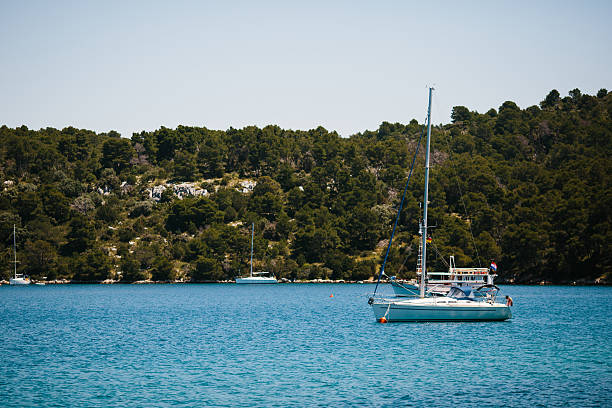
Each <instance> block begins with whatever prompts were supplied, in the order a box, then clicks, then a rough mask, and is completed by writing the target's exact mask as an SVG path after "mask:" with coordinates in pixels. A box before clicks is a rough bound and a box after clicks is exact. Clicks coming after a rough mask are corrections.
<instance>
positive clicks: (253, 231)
mask: <svg viewBox="0 0 612 408" xmlns="http://www.w3.org/2000/svg"><path fill="white" fill-rule="evenodd" d="M254 235H255V223H252V224H251V278H252V277H253V236H254Z"/></svg>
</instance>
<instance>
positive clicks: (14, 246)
mask: <svg viewBox="0 0 612 408" xmlns="http://www.w3.org/2000/svg"><path fill="white" fill-rule="evenodd" d="M13 255H14V256H15V279H17V239H16V238H15V224H13Z"/></svg>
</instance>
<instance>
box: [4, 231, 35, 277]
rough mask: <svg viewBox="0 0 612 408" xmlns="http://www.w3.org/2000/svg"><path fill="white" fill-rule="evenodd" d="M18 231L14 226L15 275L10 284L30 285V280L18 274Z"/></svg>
mask: <svg viewBox="0 0 612 408" xmlns="http://www.w3.org/2000/svg"><path fill="white" fill-rule="evenodd" d="M15 235H16V230H15V224H13V255H14V257H15V260H14V261H13V263H14V264H15V273H14V276H13V277H12V278H10V279H9V284H11V285H29V284H30V283H31V281H30V278H28V277H27V276H24V275H23V274H22V273H17V240H16V238H15Z"/></svg>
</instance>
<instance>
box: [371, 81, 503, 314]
mask: <svg viewBox="0 0 612 408" xmlns="http://www.w3.org/2000/svg"><path fill="white" fill-rule="evenodd" d="M432 91H433V88H429V105H428V108H427V142H426V150H425V193H424V197H423V221H422V225H421V231H422V234H421V241H422V242H421V246H422V254H421V268H420V269H421V271H420V272H421V273H420V274H419V276H418V277H419V287H418V289H419V293H418V297H412V298H408V297H394V298H381V297H378V298H376V297H370V299H369V300H368V304H370V306H372V311H373V312H374V316H375V317H376V319H377V320H378V321H379V322H381V323H385V322H405V321H411V322H422V321H493V320H507V319H510V318H511V317H512V313H511V312H510V307H509V306H507V305H505V304H502V303H496V302H495V296H496V294H497V287H496V286H495V285H493V284H492V283H487V284H484V285H482V286H480V287H478V288H475V289H474V288H473V287H472V286H468V287H465V288H460V287H456V286H451V288H450V291H449V293H448V294H447V295H446V296H427V288H426V280H427V276H428V274H427V204H428V202H427V195H428V190H429V151H430V140H431V96H432ZM400 208H401V207H400ZM396 223H397V221H396ZM394 231H395V227H394ZM392 238H393V236H392ZM391 241H392V240H391ZM391 241H390V243H389V246H390V245H391ZM387 252H388V251H387ZM383 272H384V263H383V268H382V269H381V275H382V273H383ZM459 272H461V271H459ZM379 282H380V276H379Z"/></svg>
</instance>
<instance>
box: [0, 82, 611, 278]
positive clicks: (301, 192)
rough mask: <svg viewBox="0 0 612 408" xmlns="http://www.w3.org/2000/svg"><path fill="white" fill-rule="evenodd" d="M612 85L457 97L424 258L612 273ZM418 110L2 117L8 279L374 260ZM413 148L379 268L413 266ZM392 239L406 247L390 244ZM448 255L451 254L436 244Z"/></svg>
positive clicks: (440, 155)
mask: <svg viewBox="0 0 612 408" xmlns="http://www.w3.org/2000/svg"><path fill="white" fill-rule="evenodd" d="M611 118H612V94H609V93H608V92H607V91H606V90H605V89H602V90H600V91H599V92H598V94H597V95H596V96H591V95H583V94H581V92H580V91H579V90H577V89H575V90H573V91H571V92H570V94H569V96H567V97H561V95H559V92H557V91H555V90H553V91H552V92H550V93H549V94H548V95H547V96H546V97H545V98H544V100H543V101H542V102H541V103H540V106H531V107H528V108H526V109H521V108H519V107H518V106H517V105H516V104H515V103H513V102H510V101H508V102H504V103H503V105H502V106H501V107H499V109H498V110H495V109H491V110H489V111H488V112H486V113H478V112H473V111H470V110H469V109H468V108H466V107H463V106H456V107H454V108H453V111H452V123H450V124H447V125H442V126H436V127H433V130H432V132H433V134H432V152H433V153H432V154H433V156H432V167H431V182H430V183H431V184H430V217H429V224H430V225H433V226H435V228H433V229H432V230H431V237H432V244H431V245H432V249H434V250H430V251H429V252H428V253H429V254H430V263H431V264H433V265H434V267H435V269H438V270H442V269H446V266H445V265H444V261H445V260H446V261H447V260H448V256H449V255H454V256H455V258H456V260H457V266H470V265H475V266H478V265H481V266H488V265H489V263H490V262H491V260H495V261H496V262H497V264H498V266H499V269H498V271H499V274H500V279H503V280H505V281H513V282H539V281H550V282H573V281H578V282H593V281H597V282H609V281H610V271H611V270H612V257H611V255H610V252H611V245H610V243H611V242H612V229H611V218H612V217H611V212H612V186H611V181H612V178H611V175H612V165H611V163H610V158H611V157H612V120H611ZM422 128H423V124H422V123H418V122H417V121H416V120H412V121H411V122H410V123H408V124H399V123H395V124H391V123H386V122H384V123H382V124H381V125H380V127H379V128H378V130H376V131H365V132H363V133H360V134H356V135H353V136H352V137H350V138H341V137H339V135H338V134H337V133H335V132H330V131H328V130H326V129H324V128H321V127H319V128H317V129H312V130H308V131H299V130H285V129H281V128H279V127H277V126H267V127H265V128H263V129H260V128H257V127H246V128H243V129H233V128H230V129H228V130H226V131H220V130H210V129H206V128H196V127H185V126H179V127H178V128H177V129H167V128H163V127H162V128H161V129H158V130H155V131H152V132H142V133H139V134H134V135H133V136H132V138H131V139H127V138H121V137H120V135H119V134H117V133H116V132H109V133H107V134H106V133H105V134H96V133H95V132H92V131H89V130H84V129H75V128H72V127H69V128H65V129H62V130H57V129H52V128H47V129H41V130H38V131H35V130H29V129H28V128H26V127H25V126H22V127H19V128H16V129H11V128H8V127H6V126H3V127H2V128H0V183H1V184H0V278H4V279H7V278H8V276H9V275H10V274H11V271H12V267H13V266H12V263H11V261H12V244H13V237H12V231H13V224H16V226H17V252H18V259H19V261H20V262H19V264H18V269H19V270H20V271H21V272H23V273H26V274H28V275H30V276H32V277H33V278H39V279H40V278H42V277H47V278H48V279H59V278H65V279H70V280H74V281H102V280H106V279H113V280H120V281H124V282H133V281H138V280H146V279H152V280H155V281H166V280H176V279H182V280H191V281H206V280H224V279H231V278H233V277H234V276H238V275H241V274H246V273H248V261H249V252H250V224H251V222H254V223H255V233H256V236H255V260H256V269H259V270H269V271H272V272H274V273H275V274H276V276H277V277H280V278H288V279H292V280H293V279H316V278H323V279H327V278H329V279H347V280H365V279H368V278H369V277H372V276H374V275H375V274H376V273H377V268H378V267H379V266H380V263H381V261H382V255H383V254H384V252H383V250H384V249H386V244H387V242H388V238H389V235H390V232H391V228H392V225H393V220H394V216H395V212H396V211H397V210H396V209H397V206H398V203H399V200H400V198H401V194H402V191H403V188H404V184H405V182H406V178H407V174H408V171H409V168H410V163H411V160H412V157H413V155H414V152H415V149H416V147H417V141H418V140H419V136H420V134H421V132H422ZM423 151H424V149H421V150H420V153H419V157H418V159H417V165H416V169H415V173H414V174H413V178H412V180H411V182H410V185H409V188H408V196H407V199H406V203H405V206H404V210H403V211H402V214H401V218H400V222H399V226H398V233H397V234H396V238H395V239H394V247H393V248H392V251H391V253H390V261H389V263H388V265H387V268H386V272H387V274H388V275H393V274H397V275H398V276H402V277H410V276H414V269H415V263H416V252H417V249H418V235H417V234H418V224H419V214H420V209H419V202H421V201H422V194H423V165H422V164H423V159H424V157H423ZM395 243H397V245H395ZM438 253H439V254H440V255H438Z"/></svg>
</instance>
